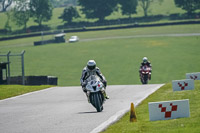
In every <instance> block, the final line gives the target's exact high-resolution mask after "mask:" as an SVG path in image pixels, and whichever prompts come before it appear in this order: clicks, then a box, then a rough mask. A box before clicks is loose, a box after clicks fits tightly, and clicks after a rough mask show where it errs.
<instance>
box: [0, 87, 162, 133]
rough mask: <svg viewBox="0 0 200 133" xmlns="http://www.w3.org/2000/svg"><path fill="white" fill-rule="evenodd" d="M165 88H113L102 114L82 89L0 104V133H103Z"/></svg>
mask: <svg viewBox="0 0 200 133" xmlns="http://www.w3.org/2000/svg"><path fill="white" fill-rule="evenodd" d="M162 85H163V84H152V85H111V86H108V87H107V93H108V95H109V96H110V99H109V100H107V101H106V102H105V104H104V110H103V112H100V113H97V112H96V109H95V108H94V107H92V105H91V104H89V103H88V102H87V98H86V96H85V94H84V93H83V92H82V89H81V87H53V88H49V89H45V90H42V91H38V92H33V93H28V94H25V95H21V96H17V97H13V98H9V99H5V100H0V132H1V133H95V132H100V131H102V130H104V129H105V128H106V127H107V126H109V125H110V124H112V123H114V122H115V121H117V120H118V119H119V118H120V117H122V116H123V115H124V114H125V113H126V112H127V111H129V109H130V105H131V102H133V103H134V105H138V104H139V103H140V102H141V101H142V100H143V99H145V98H146V97H147V96H148V95H150V94H152V93H153V92H155V91H156V90H157V89H158V88H160V87H161V86H162Z"/></svg>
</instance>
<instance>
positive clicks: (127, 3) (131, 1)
mask: <svg viewBox="0 0 200 133" xmlns="http://www.w3.org/2000/svg"><path fill="white" fill-rule="evenodd" d="M119 3H120V5H121V9H122V14H123V15H129V17H131V14H135V13H137V11H136V10H137V5H138V0H119Z"/></svg>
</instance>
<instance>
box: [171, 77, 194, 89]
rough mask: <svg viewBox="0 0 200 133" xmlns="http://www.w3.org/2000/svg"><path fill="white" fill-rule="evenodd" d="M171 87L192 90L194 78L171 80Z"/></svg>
mask: <svg viewBox="0 0 200 133" xmlns="http://www.w3.org/2000/svg"><path fill="white" fill-rule="evenodd" d="M172 88H173V90H174V91H184V90H193V89H194V80H193V79H185V80H173V81H172Z"/></svg>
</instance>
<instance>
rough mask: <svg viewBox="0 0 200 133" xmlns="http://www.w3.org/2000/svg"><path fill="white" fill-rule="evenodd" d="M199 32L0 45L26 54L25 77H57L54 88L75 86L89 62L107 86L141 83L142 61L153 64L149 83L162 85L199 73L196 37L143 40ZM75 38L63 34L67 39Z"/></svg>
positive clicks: (145, 31) (95, 35)
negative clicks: (94, 65)
mask: <svg viewBox="0 0 200 133" xmlns="http://www.w3.org/2000/svg"><path fill="white" fill-rule="evenodd" d="M199 31H200V25H182V26H164V27H154V28H133V29H122V30H109V31H96V32H82V33H76V35H78V36H79V37H80V42H78V43H61V44H48V45H43V46H33V41H34V40H35V41H36V40H41V37H35V38H26V39H16V40H14V41H13V40H11V41H1V42H0V52H1V53H6V52H8V51H11V52H12V53H15V52H16V53H19V52H21V51H22V50H26V53H25V74H26V75H27V76H30V75H35V76H38V75H49V76H57V77H58V85H62V86H63V85H64V86H65V85H67V86H70V85H79V84H80V83H79V79H80V76H81V71H82V68H83V67H84V66H85V65H86V63H87V61H88V60H89V59H94V60H96V62H97V66H98V67H100V69H101V71H102V72H103V74H104V75H105V76H106V78H107V80H108V84H109V85H111V84H112V85H113V84H140V80H139V74H138V69H139V65H140V63H141V61H142V58H143V57H144V56H147V57H148V58H149V60H150V61H151V62H152V65H153V73H152V81H150V83H166V82H170V81H171V80H173V79H183V78H185V73H189V72H199V71H200V69H199V65H200V58H199V57H200V45H199V39H200V37H199V36H179V37H177V36H174V37H166V36H164V37H159V36H158V37H156V36H155V37H146V36H142V35H161V34H176V33H178V34H180V33H199ZM74 34H75V33H69V34H67V38H69V36H71V35H74ZM130 36H133V37H130ZM134 36H140V37H134ZM127 37H129V38H127ZM88 39H92V40H88ZM84 40H85V41H84ZM87 40H88V41H87ZM11 75H12V73H11Z"/></svg>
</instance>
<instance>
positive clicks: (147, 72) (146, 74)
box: [140, 65, 151, 84]
mask: <svg viewBox="0 0 200 133" xmlns="http://www.w3.org/2000/svg"><path fill="white" fill-rule="evenodd" d="M150 78H151V68H150V67H148V66H147V65H144V66H142V68H141V73H140V79H141V82H142V84H148V80H149V79H150Z"/></svg>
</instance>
